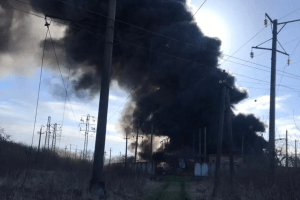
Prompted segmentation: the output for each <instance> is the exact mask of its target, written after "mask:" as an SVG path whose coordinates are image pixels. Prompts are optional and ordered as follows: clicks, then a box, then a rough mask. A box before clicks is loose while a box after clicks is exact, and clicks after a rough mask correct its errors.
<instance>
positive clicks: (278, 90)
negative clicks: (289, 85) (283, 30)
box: [277, 41, 300, 93]
mask: <svg viewBox="0 0 300 200" xmlns="http://www.w3.org/2000/svg"><path fill="white" fill-rule="evenodd" d="M299 44H300V41H299V42H298V43H297V45H296V47H295V48H294V50H293V52H292V53H291V55H290V58H291V57H292V56H293V54H294V52H295V50H296V49H297V47H298V46H299ZM286 66H287V65H285V66H284V69H283V71H285V68H286ZM282 76H283V75H281V77H280V81H279V86H278V88H277V93H278V91H279V87H280V84H281V80H282Z"/></svg>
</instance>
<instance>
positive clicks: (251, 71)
mask: <svg viewBox="0 0 300 200" xmlns="http://www.w3.org/2000/svg"><path fill="white" fill-rule="evenodd" d="M203 2H204V1H199V0H190V1H188V5H189V6H190V8H191V10H192V12H195V11H196V10H197V9H198V8H199V6H200V5H201V4H202V3H203ZM298 8H299V10H297V9H298ZM293 11H295V12H293ZM0 12H1V9H0ZM15 12H18V11H15ZM265 13H268V15H269V16H270V17H271V18H272V19H279V22H284V21H290V20H295V19H300V2H299V1H297V0H291V1H280V0H272V1H271V0H264V1H240V0H227V1H218V0H207V1H206V2H205V4H204V5H203V6H202V7H201V9H200V10H199V11H198V12H197V13H196V14H195V19H196V22H197V23H198V26H199V27H200V28H201V30H202V31H203V33H204V34H205V35H207V36H210V37H218V38H220V39H221V41H222V46H221V50H222V52H223V56H222V58H221V59H220V61H219V63H220V67H221V68H223V69H224V70H226V71H227V72H228V73H232V74H233V75H234V76H235V77H236V84H237V85H238V86H239V87H242V88H246V89H247V90H248V93H249V98H247V99H245V100H243V101H242V102H240V103H239V104H238V105H236V107H235V113H253V114H255V115H256V116H257V117H259V118H260V119H261V120H262V121H264V122H265V123H266V124H268V118H269V93H270V90H269V87H270V84H269V82H270V66H271V52H270V51H266V50H258V49H253V53H254V58H253V59H251V58H250V52H251V47H252V46H257V45H259V44H261V43H263V42H265V41H266V40H268V39H270V38H272V32H271V27H270V26H268V27H265V28H264V20H265ZM286 15H287V16H286ZM27 20H28V22H29V24H28V26H30V27H29V30H30V32H29V33H28V34H27V35H24V37H26V38H27V41H28V42H27V44H24V45H23V44H20V45H19V46H18V48H19V49H20V50H19V51H17V53H16V54H15V55H5V54H4V55H0V66H2V67H0V71H1V73H0V127H2V128H4V129H5V132H6V133H7V134H9V135H11V136H12V139H13V140H14V141H16V142H21V143H24V144H27V145H31V143H32V141H33V143H32V144H33V145H34V146H37V144H38V135H37V131H39V130H40V127H41V126H42V125H46V123H47V120H48V116H51V124H54V123H57V124H59V126H62V133H61V138H60V140H59V141H58V142H57V146H58V147H59V148H65V147H66V146H67V147H68V148H70V145H71V151H72V152H74V151H75V149H76V148H77V151H80V150H82V149H83V146H84V132H83V131H80V127H79V123H80V119H81V118H83V119H85V118H86V116H87V115H88V114H89V115H90V116H94V117H95V119H97V114H98V106H99V97H96V98H94V99H92V100H82V99H78V98H76V97H75V95H71V91H72V88H71V86H69V84H68V83H69V82H68V80H67V79H68V72H67V71H63V72H62V74H63V76H64V80H65V86H66V87H67V88H68V91H69V92H70V97H69V99H67V100H66V99H65V97H64V96H63V97H61V96H57V95H55V91H54V90H53V87H52V86H53V85H55V84H56V85H59V86H60V88H61V89H62V90H63V82H62V80H61V77H60V73H59V70H58V67H57V65H56V63H48V62H45V63H44V68H43V73H42V81H41V88H40V96H39V104H38V110H37V118H36V125H35V130H34V122H35V114H36V113H35V112H36V104H37V97H38V88H39V80H40V66H41V62H42V51H41V47H40V41H41V40H43V39H44V37H45V34H46V28H45V26H44V20H43V19H40V18H36V17H34V16H28V19H27ZM129 23H130V22H129ZM269 23H270V22H269ZM15 24H16V25H15V26H16V27H18V26H19V25H18V22H15ZM50 27H51V30H52V32H51V34H52V37H53V38H56V39H59V38H61V37H63V35H64V30H65V27H63V26H57V25H56V24H52V25H50ZM279 28H280V26H279ZM17 30H18V29H17V28H16V31H17ZM254 36H255V37H254ZM278 40H279V42H280V43H281V45H282V46H283V48H284V49H285V51H286V52H287V53H289V54H290V60H291V64H290V65H289V66H287V65H286V62H287V59H288V57H287V56H286V55H283V54H280V53H277V70H278V71H277V86H276V138H281V137H284V136H285V131H286V130H288V133H289V141H291V150H293V148H294V141H293V140H295V139H298V140H299V139H300V134H299V130H298V127H300V108H299V106H297V105H299V100H300V95H299V89H298V88H299V87H298V85H299V80H300V72H299V70H298V68H299V67H300V57H299V53H300V45H299V43H300V22H294V23H290V24H287V25H286V26H285V27H284V29H282V31H281V32H280V34H279V35H278ZM271 46H272V45H271V41H269V42H266V43H265V44H263V45H262V46H261V47H265V48H271ZM277 48H278V50H282V49H281V47H280V45H278V47H277ZM228 55H233V56H234V57H230V58H229V57H228ZM53 56H54V53H50V52H47V53H46V54H45V57H53ZM36 57H40V60H39V61H37V59H35V58H36ZM227 59H228V60H227ZM225 60H226V61H225ZM60 64H61V65H63V64H65V63H64V62H63V61H61V63H60ZM3 66H8V67H3ZM3 69H5V70H3ZM279 70H280V71H279ZM282 71H284V72H286V73H284V75H283V76H282ZM297 76H299V77H297ZM279 85H280V86H279ZM109 100H110V101H109V107H108V124H107V135H106V145H105V150H106V152H109V149H110V148H111V149H112V152H111V153H112V156H118V155H119V154H120V152H121V154H125V139H124V136H123V134H122V133H121V129H120V128H119V126H118V124H119V119H120V116H121V113H122V110H123V108H124V105H125V104H126V101H127V94H126V93H125V92H124V91H122V90H121V89H120V88H119V87H118V84H117V83H116V82H114V81H113V82H112V86H111V90H110V97H109ZM65 101H66V103H65ZM81 126H82V125H81ZM81 129H84V127H83V126H82V128H81ZM33 130H34V131H33ZM44 130H45V128H43V131H44ZM33 132H34V134H33ZM32 136H34V137H33V140H32ZM263 136H264V137H265V138H266V139H267V140H268V129H267V130H266V132H265V133H263ZM43 139H44V135H42V141H43ZM42 144H44V143H43V142H42ZM276 144H277V146H279V147H280V146H282V145H283V142H277V143H276ZM94 146H95V134H93V133H90V137H89V143H88V150H90V151H93V149H94ZM107 155H108V154H107Z"/></svg>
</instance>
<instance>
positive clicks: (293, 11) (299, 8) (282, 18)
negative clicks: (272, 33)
mask: <svg viewBox="0 0 300 200" xmlns="http://www.w3.org/2000/svg"><path fill="white" fill-rule="evenodd" d="M298 10H300V8H297V9H296V10H294V11H292V12H290V13H289V14H287V15H285V16H283V17H281V18H280V19H279V20H281V19H283V18H285V17H287V16H289V15H291V14H293V13H294V12H296V11H298Z"/></svg>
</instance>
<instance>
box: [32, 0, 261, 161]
mask: <svg viewBox="0 0 300 200" xmlns="http://www.w3.org/2000/svg"><path fill="white" fill-rule="evenodd" d="M65 1H66V2H68V3H70V4H73V5H77V6H80V7H82V8H85V9H87V10H91V11H94V12H97V13H101V14H103V15H104V16H106V15H107V10H108V0H102V1H99V0H88V1H87V0H86V1H83V0H65ZM30 2H31V4H32V9H33V10H34V11H35V12H38V13H41V14H45V15H48V16H56V17H58V18H60V19H72V22H70V23H68V28H67V30H66V32H65V36H64V38H62V39H60V40H55V41H54V43H55V46H57V48H59V49H60V50H61V51H63V52H65V53H66V56H67V60H69V61H72V62H73V63H76V65H72V72H73V80H74V81H73V86H74V88H75V90H77V91H86V92H88V93H89V95H91V96H94V95H98V94H99V90H100V82H101V81H100V79H101V67H102V56H103V50H104V37H103V36H101V35H104V34H105V28H106V27H105V25H106V20H107V19H106V18H105V17H103V16H100V15H97V14H93V13H89V12H86V11H84V10H82V9H78V8H77V7H73V6H71V5H69V4H65V3H62V2H61V1H54V0H43V1H41V0H30ZM116 19H118V20H121V21H123V22H128V23H130V24H133V25H134V26H131V25H128V24H126V23H122V22H120V21H116V23H115V41H114V50H113V64H112V80H116V81H117V82H118V84H119V86H120V87H121V88H122V89H124V90H125V91H126V92H127V93H128V94H130V102H129V103H128V104H127V105H126V108H125V109H124V111H123V114H122V118H121V125H122V127H123V129H124V130H125V129H126V128H130V129H131V130H136V125H137V122H138V120H139V121H140V135H144V136H145V135H149V134H150V132H151V125H153V126H154V134H155V135H156V136H168V137H169V138H170V144H169V145H168V148H167V149H168V151H174V150H178V149H180V148H184V147H191V146H192V143H193V138H192V136H193V133H197V132H198V130H199V128H204V127H207V130H208V144H207V145H208V149H209V153H213V152H215V140H216V132H217V128H216V127H217V126H218V115H219V106H220V96H221V94H220V93H221V90H220V88H221V85H220V83H219V81H220V80H224V79H226V80H227V84H228V85H230V86H232V87H233V89H232V90H231V92H230V96H231V104H232V105H234V104H237V103H238V102H240V101H241V100H243V99H245V98H247V92H246V91H244V90H240V89H238V88H237V87H236V86H235V84H234V82H235V80H234V77H233V76H232V75H230V74H229V75H227V76H226V77H224V73H223V72H222V70H221V69H220V68H218V59H219V58H220V57H221V56H222V53H221V52H220V46H221V41H220V40H219V39H218V38H210V37H207V36H205V35H204V33H203V32H202V31H201V29H200V28H201V27H200V28H199V27H198V26H197V24H196V22H195V20H194V18H193V17H192V13H191V11H190V9H189V8H188V5H187V2H186V0H165V1H164V0H118V1H117V11H116ZM135 26H138V27H141V28H142V29H139V28H136V27H135ZM50 28H51V27H50ZM82 29H86V30H88V31H84V30H82ZM143 29H147V30H150V31H152V32H155V33H158V34H161V35H164V36H165V37H161V36H159V35H157V34H153V33H151V32H147V31H145V30H143ZM91 32H92V33H91ZM93 33H97V34H98V35H95V34H93ZM166 37H167V38H166ZM168 38H174V39H175V40H172V39H168ZM176 40H180V41H182V42H179V41H176ZM124 41H126V42H124ZM128 42H129V43H131V44H129V43H128ZM189 44H192V45H189ZM249 126H252V128H251V129H249ZM264 129H265V128H264V125H263V124H262V122H260V121H259V120H258V119H257V118H255V117H254V116H252V115H249V116H245V115H241V114H240V115H238V116H235V117H234V119H233V132H234V133H233V135H234V137H235V138H236V139H235V145H236V146H238V143H239V142H240V141H239V138H240V135H241V133H242V132H244V133H245V134H246V135H247V136H248V139H247V141H248V142H247V143H246V144H247V145H246V148H247V149H249V151H250V149H251V148H256V147H257V148H258V149H259V151H261V149H262V148H264V147H265V141H264V140H263V139H262V138H260V137H258V136H257V135H256V132H263V131H264ZM124 132H125V131H124ZM224 140H225V141H226V136H225V133H224ZM139 148H140V150H142V151H141V154H140V156H141V157H142V158H145V159H147V158H148V157H147V156H146V154H147V152H148V150H149V141H148V140H147V141H146V142H145V146H144V148H141V146H140V145H139ZM196 148H197V147H196ZM131 149H134V144H133V145H131Z"/></svg>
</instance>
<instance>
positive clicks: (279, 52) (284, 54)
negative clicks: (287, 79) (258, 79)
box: [252, 47, 289, 56]
mask: <svg viewBox="0 0 300 200" xmlns="http://www.w3.org/2000/svg"><path fill="white" fill-rule="evenodd" d="M252 48H253V49H263V50H270V51H272V49H270V48H263V47H252ZM276 51H277V52H279V53H282V54H284V55H287V56H289V54H287V53H285V52H282V51H279V50H276Z"/></svg>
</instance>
